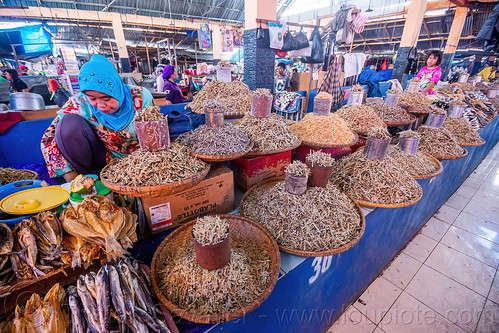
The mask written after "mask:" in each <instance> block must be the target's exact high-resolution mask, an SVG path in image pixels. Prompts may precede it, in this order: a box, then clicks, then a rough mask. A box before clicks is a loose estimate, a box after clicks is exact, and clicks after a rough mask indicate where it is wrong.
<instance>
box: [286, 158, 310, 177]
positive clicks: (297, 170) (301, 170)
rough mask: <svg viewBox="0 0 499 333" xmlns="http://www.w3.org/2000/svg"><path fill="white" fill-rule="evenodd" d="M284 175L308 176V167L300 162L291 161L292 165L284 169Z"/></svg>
mask: <svg viewBox="0 0 499 333" xmlns="http://www.w3.org/2000/svg"><path fill="white" fill-rule="evenodd" d="M285 171H286V174H289V175H291V176H294V177H305V176H310V169H309V167H308V166H307V165H306V164H305V163H303V162H300V161H293V163H291V164H289V165H288V166H287V167H286V169H285Z"/></svg>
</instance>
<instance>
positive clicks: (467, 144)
mask: <svg viewBox="0 0 499 333" xmlns="http://www.w3.org/2000/svg"><path fill="white" fill-rule="evenodd" d="M480 139H482V138H480ZM457 144H458V145H460V146H461V147H477V146H483V145H484V144H485V140H484V139H482V141H481V142H480V143H473V144H470V143H459V142H458V143H457Z"/></svg>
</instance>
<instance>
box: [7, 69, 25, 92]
mask: <svg viewBox="0 0 499 333" xmlns="http://www.w3.org/2000/svg"><path fill="white" fill-rule="evenodd" d="M5 78H6V79H7V80H9V81H10V88H11V91H12V92H29V90H28V85H27V84H26V82H24V81H23V80H21V79H20V78H19V74H17V71H16V70H15V69H6V70H5Z"/></svg>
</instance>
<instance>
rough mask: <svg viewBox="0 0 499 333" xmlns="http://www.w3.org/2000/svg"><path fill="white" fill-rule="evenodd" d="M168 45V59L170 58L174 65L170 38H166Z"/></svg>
mask: <svg viewBox="0 0 499 333" xmlns="http://www.w3.org/2000/svg"><path fill="white" fill-rule="evenodd" d="M166 45H167V46H168V59H169V60H170V65H172V63H173V62H172V50H171V49H170V39H169V38H168V39H167V40H166ZM172 66H173V65H172Z"/></svg>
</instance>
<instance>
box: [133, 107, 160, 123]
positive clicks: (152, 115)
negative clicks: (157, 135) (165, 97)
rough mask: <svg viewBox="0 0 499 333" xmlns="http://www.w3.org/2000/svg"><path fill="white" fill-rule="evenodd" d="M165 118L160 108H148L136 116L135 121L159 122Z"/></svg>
mask: <svg viewBox="0 0 499 333" xmlns="http://www.w3.org/2000/svg"><path fill="white" fill-rule="evenodd" d="M164 118H165V116H164V115H163V114H162V113H161V112H160V110H159V106H148V107H146V108H144V109H142V111H140V112H139V113H138V114H137V115H136V116H135V121H158V120H161V119H164Z"/></svg>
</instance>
